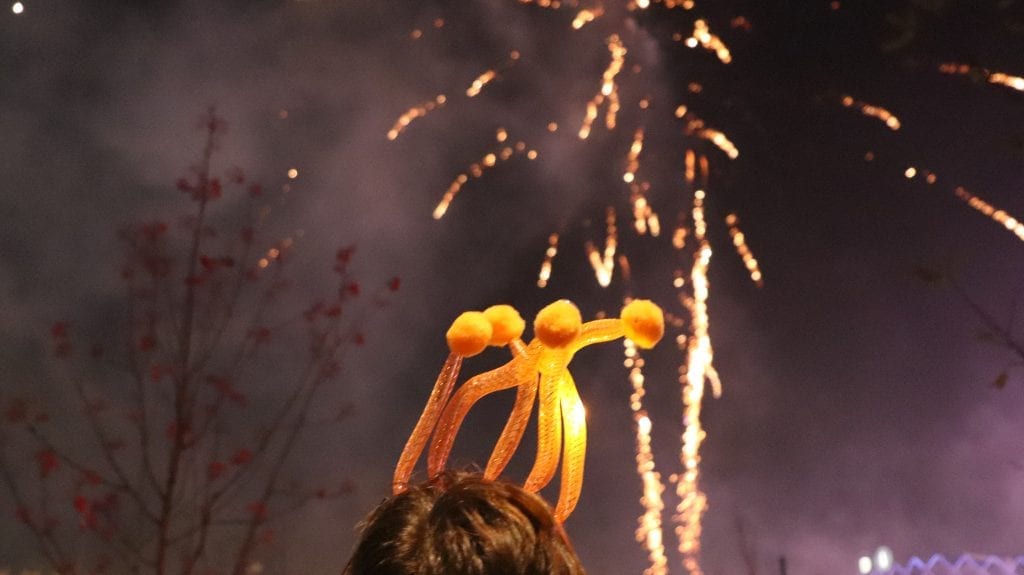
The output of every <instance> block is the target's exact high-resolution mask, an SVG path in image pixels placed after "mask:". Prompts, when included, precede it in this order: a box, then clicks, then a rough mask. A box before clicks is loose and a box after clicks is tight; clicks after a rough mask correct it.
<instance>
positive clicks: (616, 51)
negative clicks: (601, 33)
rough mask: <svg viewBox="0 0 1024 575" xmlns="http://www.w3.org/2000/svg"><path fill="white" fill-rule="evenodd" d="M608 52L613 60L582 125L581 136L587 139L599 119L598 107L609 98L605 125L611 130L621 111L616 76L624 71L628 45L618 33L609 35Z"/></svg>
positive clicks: (590, 103)
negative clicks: (595, 121) (626, 45)
mask: <svg viewBox="0 0 1024 575" xmlns="http://www.w3.org/2000/svg"><path fill="white" fill-rule="evenodd" d="M608 52H609V53H610V54H611V62H609V63H608V68H606V69H605V71H604V73H603V74H602V75H601V91H600V92H599V93H597V94H595V95H594V97H593V98H592V99H591V100H590V101H589V102H587V112H586V116H585V117H584V119H583V125H581V126H580V131H579V138H580V139H581V140H586V139H587V138H588V137H590V130H591V126H592V125H593V123H594V120H595V119H597V113H598V108H600V107H601V105H602V104H603V103H604V101H605V99H607V100H608V112H607V113H606V114H605V127H606V128H608V129H609V130H614V129H615V122H616V116H617V114H618V112H619V107H620V104H619V89H618V86H617V85H616V83H615V77H616V76H618V75H619V72H621V71H622V66H623V64H625V61H626V47H625V45H624V44H623V43H622V40H621V39H620V38H619V35H618V34H612V35H611V36H609V37H608Z"/></svg>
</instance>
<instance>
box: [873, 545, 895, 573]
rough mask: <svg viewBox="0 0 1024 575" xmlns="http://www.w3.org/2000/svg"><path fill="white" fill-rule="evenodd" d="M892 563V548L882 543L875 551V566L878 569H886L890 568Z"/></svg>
mask: <svg viewBox="0 0 1024 575" xmlns="http://www.w3.org/2000/svg"><path fill="white" fill-rule="evenodd" d="M892 563H893V556H892V549H889V548H888V547H886V546H884V545H883V546H881V547H879V548H878V550H877V551H875V566H877V567H878V570H879V571H888V570H889V569H891V568H892Z"/></svg>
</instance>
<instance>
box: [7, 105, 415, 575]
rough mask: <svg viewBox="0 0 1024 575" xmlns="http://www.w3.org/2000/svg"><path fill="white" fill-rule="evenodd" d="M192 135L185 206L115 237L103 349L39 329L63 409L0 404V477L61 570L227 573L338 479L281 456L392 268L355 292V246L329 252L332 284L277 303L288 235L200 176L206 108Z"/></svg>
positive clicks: (257, 200)
mask: <svg viewBox="0 0 1024 575" xmlns="http://www.w3.org/2000/svg"><path fill="white" fill-rule="evenodd" d="M202 130H203V131H204V133H205V145H204V147H203V151H202V154H201V156H200V161H199V163H198V164H197V165H196V166H194V167H193V168H192V170H191V172H190V175H189V176H188V177H183V178H181V179H180V180H178V182H177V189H178V190H179V191H180V192H181V193H183V194H184V197H186V198H187V201H188V202H189V206H190V208H189V210H188V212H187V213H186V214H185V215H184V216H183V217H181V218H178V219H176V220H174V221H168V220H153V221H147V222H144V223H141V224H137V225H132V226H129V227H127V228H125V229H124V230H122V231H121V233H120V236H119V237H120V239H121V241H122V245H123V248H124V250H123V256H124V258H123V263H122V266H121V269H120V277H121V280H122V281H123V284H124V287H125V297H124V301H123V310H124V315H125V321H124V322H123V324H122V325H117V326H110V328H109V329H106V330H104V331H106V336H107V337H106V338H105V339H106V340H108V341H113V342H114V344H113V346H112V347H110V348H109V351H108V349H107V348H106V346H103V345H100V344H98V343H97V344H88V343H86V342H84V341H82V340H81V339H80V338H79V337H77V335H76V333H75V330H74V329H73V328H72V324H71V323H70V322H67V321H59V322H56V323H54V324H53V326H52V328H51V330H50V334H49V338H50V344H51V345H50V347H51V350H52V356H53V361H54V362H56V363H57V364H58V365H59V367H60V373H62V374H63V376H62V379H63V381H60V382H59V383H60V386H59V387H58V388H56V389H55V390H54V392H55V393H56V394H71V396H73V399H74V401H75V402H76V403H77V406H78V409H77V410H76V411H74V412H71V413H66V414H61V416H60V417H56V416H55V417H51V415H50V409H48V408H47V407H45V406H44V405H42V402H40V401H32V400H29V399H26V398H24V397H8V398H6V399H4V404H3V410H2V412H0V422H2V424H0V444H2V447H3V449H2V451H0V476H2V480H3V482H4V483H6V484H7V486H8V487H9V488H10V492H11V494H12V498H13V501H14V503H15V506H16V507H15V511H14V515H15V517H16V518H17V520H18V521H19V522H21V523H22V524H23V525H24V527H25V528H26V529H27V530H29V531H30V532H31V533H32V534H33V535H34V536H35V539H36V541H37V542H38V548H39V552H40V554H41V556H42V558H43V559H44V560H45V561H46V563H48V564H49V566H50V567H51V568H52V569H53V570H55V571H56V572H57V573H60V574H99V573H104V572H130V573H155V574H158V575H164V574H168V573H180V574H182V575H189V574H192V573H204V574H205V573H211V574H213V573H231V574H232V575H239V574H241V573H243V572H245V570H246V569H247V567H248V566H249V565H250V563H251V562H252V561H253V557H254V552H255V551H256V550H257V549H258V548H259V547H260V546H261V545H262V544H266V543H269V542H271V541H272V538H273V531H272V525H273V521H274V519H275V518H276V517H278V516H280V515H282V514H285V513H288V512H290V511H293V510H295V509H297V508H299V507H301V506H302V505H304V504H306V503H308V502H309V501H311V500H314V499H328V498H333V497H337V496H341V495H344V494H345V493H346V492H348V491H349V490H350V489H351V488H350V486H349V485H348V484H347V483H346V482H345V481H344V480H343V479H342V478H337V479H336V480H332V481H330V482H328V483H325V484H320V485H300V484H297V483H296V482H295V481H293V480H292V479H291V478H290V477H289V473H288V471H289V465H290V464H294V463H295V462H294V458H292V457H290V455H292V454H293V452H294V450H295V448H296V446H297V445H298V443H299V439H300V436H301V435H302V431H303V430H304V429H306V428H308V427H309V426H310V425H312V424H315V423H318V422H319V420H317V418H320V419H323V417H322V416H320V415H318V413H319V412H320V411H321V407H322V403H323V402H321V401H320V400H321V398H323V397H324V391H325V389H326V388H327V387H328V386H330V385H331V384H336V383H337V382H338V380H339V375H340V372H341V368H342V363H343V361H344V357H345V354H346V352H347V351H349V350H350V348H352V347H353V346H359V345H362V344H363V341H364V340H363V334H362V331H361V329H362V327H363V326H364V325H365V320H366V319H367V318H368V317H369V316H370V314H372V313H373V312H375V311H376V310H379V309H380V308H381V307H382V306H383V305H385V304H386V298H387V295H388V293H389V292H393V291H396V290H397V289H398V286H399V282H398V278H394V279H392V280H391V281H390V282H388V284H387V285H385V286H381V288H380V289H379V290H377V291H376V293H374V294H371V295H370V297H367V296H365V295H363V296H361V294H360V292H361V289H360V285H359V283H357V282H356V281H355V280H354V279H353V278H352V277H350V273H349V263H350V261H351V260H352V258H353V256H354V254H355V250H354V248H353V247H347V248H343V249H341V250H339V251H338V252H337V255H336V258H335V261H334V272H336V274H337V279H336V282H337V283H336V289H335V290H334V292H333V293H332V294H330V295H329V296H328V297H325V298H323V299H321V300H317V301H313V302H309V305H308V306H303V307H301V308H300V309H285V308H288V307H290V306H289V305H288V302H287V300H286V298H285V297H284V296H285V294H286V293H287V292H288V291H289V288H290V287H291V285H292V284H291V281H290V280H289V278H288V275H287V273H286V272H287V271H288V269H289V268H288V267H287V266H286V265H285V264H286V261H287V260H288V259H289V254H290V251H291V249H292V248H293V244H294V243H295V239H294V238H290V237H286V238H283V239H280V240H278V241H274V242H269V243H268V242H267V240H265V239H264V238H263V237H262V235H261V230H262V229H263V227H264V226H263V224H264V220H265V219H266V216H267V215H268V210H267V209H266V205H268V201H269V198H268V197H266V196H265V194H264V191H263V189H262V188H261V187H260V186H259V185H258V184H256V183H252V182H249V181H247V179H246V177H245V175H244V173H243V172H242V171H241V170H239V169H231V170H228V171H227V173H226V175H224V176H215V175H214V171H213V167H212V164H213V160H214V156H215V153H216V151H217V148H218V140H219V139H220V137H221V136H222V134H223V132H224V122H223V120H221V118H219V117H218V116H217V115H216V114H215V113H214V112H213V111H212V110H211V111H210V112H209V113H208V114H207V115H205V116H204V118H203V121H202ZM229 196H230V198H229ZM228 199H229V200H230V201H229V202H227V204H228V205H226V206H225V204H224V203H222V204H219V205H217V202H225V200H228ZM215 205H217V207H218V208H224V209H217V210H216V212H217V214H216V217H214V216H212V215H211V214H212V213H213V211H214V210H213V207H214V206H215ZM292 368H294V369H292ZM271 381H272V385H268V383H269V382H271ZM346 412H347V410H346V409H345V408H344V407H342V408H340V409H339V411H337V412H336V415H335V417H333V419H335V420H336V419H339V418H341V417H344V415H345V413H346ZM62 429H63V430H72V432H71V433H64V434H62V433H61V430H62Z"/></svg>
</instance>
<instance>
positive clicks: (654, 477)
mask: <svg viewBox="0 0 1024 575" xmlns="http://www.w3.org/2000/svg"><path fill="white" fill-rule="evenodd" d="M623 345H625V355H626V359H625V361H624V362H623V364H624V365H625V366H626V369H628V370H629V382H630V384H631V385H632V387H633V393H632V394H631V395H630V396H629V408H630V410H631V411H632V412H633V423H634V424H635V425H636V472H637V475H639V476H640V481H641V483H642V485H643V496H642V497H641V498H640V504H641V505H642V506H643V508H644V512H643V514H642V515H640V517H639V518H638V519H637V523H638V525H637V529H636V540H637V542H639V543H642V544H643V546H644V548H645V549H646V550H647V559H648V561H650V564H651V565H650V567H648V568H647V569H644V575H666V574H667V573H668V559H667V558H666V557H665V542H664V541H665V537H664V531H663V529H662V525H661V512H662V510H664V508H665V503H664V501H663V500H662V498H661V494H662V493H664V491H665V484H664V483H663V482H662V481H661V474H660V473H658V471H657V470H656V467H655V464H654V453H653V452H652V451H651V427H652V425H651V419H650V417H649V416H648V414H647V410H646V409H644V404H643V400H644V396H645V395H646V393H647V392H646V390H645V389H644V373H643V367H644V360H643V358H642V357H640V355H639V354H638V353H637V350H636V344H634V343H633V342H632V341H631V340H630V339H628V338H627V339H625V340H623Z"/></svg>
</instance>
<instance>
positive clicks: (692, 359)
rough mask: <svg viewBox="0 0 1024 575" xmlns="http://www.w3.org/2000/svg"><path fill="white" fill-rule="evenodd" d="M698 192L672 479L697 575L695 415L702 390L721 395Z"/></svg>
mask: <svg viewBox="0 0 1024 575" xmlns="http://www.w3.org/2000/svg"><path fill="white" fill-rule="evenodd" d="M704 198H705V193H704V191H703V190H697V191H696V192H694V199H693V212H692V215H693V221H694V237H695V238H696V239H697V241H698V249H697V252H696V253H695V254H694V261H693V267H692V268H691V271H690V285H691V286H692V290H693V295H692V297H689V298H686V297H682V294H680V300H681V301H682V303H683V305H684V307H686V308H687V309H688V310H689V311H690V315H691V326H692V327H691V329H692V331H691V335H690V337H689V338H686V337H684V336H679V338H678V339H677V343H678V344H679V347H680V349H681V350H685V352H686V364H685V368H680V377H679V382H680V384H681V385H682V395H683V405H684V408H683V426H684V430H683V436H682V449H681V450H680V454H679V458H680V463H681V464H682V466H683V472H682V474H681V475H680V476H679V477H678V478H677V482H676V495H677V496H678V498H679V504H678V506H677V507H676V515H675V517H674V519H675V520H676V529H675V532H676V536H677V537H678V539H679V547H678V549H679V552H680V553H681V554H682V556H683V566H684V568H685V569H686V570H687V572H688V573H689V574H690V575H702V571H701V568H700V563H699V555H700V536H701V521H702V519H703V516H704V512H705V511H706V509H707V498H706V496H705V495H704V493H703V492H702V491H701V490H700V486H699V479H700V446H701V443H703V441H704V437H705V435H706V434H705V432H704V430H703V428H702V427H701V421H700V412H701V404H702V402H703V399H704V385H705V383H706V382H710V383H711V386H712V393H713V394H714V396H715V397H718V396H720V395H721V391H722V390H721V381H720V380H719V379H718V373H717V372H716V371H715V368H714V365H713V363H712V359H713V355H714V354H713V350H712V347H711V338H710V336H709V335H708V329H709V319H708V303H707V302H708V293H709V291H708V290H709V286H708V277H707V272H708V265H709V264H710V262H711V246H710V244H709V243H708V241H707V238H706V237H705V234H706V230H707V224H706V220H705V216H704Z"/></svg>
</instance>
